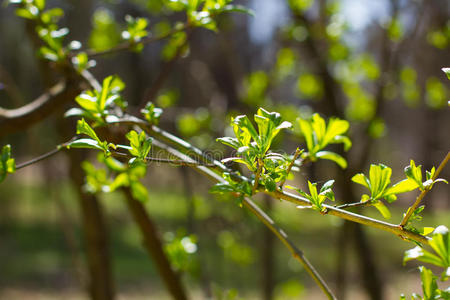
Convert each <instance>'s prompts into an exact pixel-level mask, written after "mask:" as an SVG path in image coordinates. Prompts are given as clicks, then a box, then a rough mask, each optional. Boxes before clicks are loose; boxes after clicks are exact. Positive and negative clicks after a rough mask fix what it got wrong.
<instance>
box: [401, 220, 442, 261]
mask: <svg viewBox="0 0 450 300" xmlns="http://www.w3.org/2000/svg"><path fill="white" fill-rule="evenodd" d="M429 245H430V246H431V248H432V249H433V250H434V252H435V254H434V253H431V252H429V251H427V250H425V249H423V248H422V247H419V246H417V247H415V248H413V249H410V250H407V251H406V252H405V255H404V258H403V262H407V261H410V260H412V259H417V260H419V261H422V262H426V263H430V264H433V265H436V266H439V267H443V268H449V267H450V234H449V230H448V228H447V227H445V226H444V225H441V226H438V227H437V228H436V229H435V230H434V231H433V233H432V236H431V239H430V241H429Z"/></svg>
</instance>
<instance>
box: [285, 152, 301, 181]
mask: <svg viewBox="0 0 450 300" xmlns="http://www.w3.org/2000/svg"><path fill="white" fill-rule="evenodd" d="M301 153H302V150H300V148H297V149H296V150H295V153H294V157H293V158H292V161H291V163H290V164H289V166H288V167H287V169H286V177H285V178H283V180H282V181H281V182H280V189H282V188H283V185H284V183H285V182H286V179H287V177H288V175H289V173H291V169H292V167H293V166H294V164H295V161H296V160H297V158H298V157H299V156H300V154H301Z"/></svg>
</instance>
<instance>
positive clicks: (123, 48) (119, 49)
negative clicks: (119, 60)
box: [85, 24, 188, 58]
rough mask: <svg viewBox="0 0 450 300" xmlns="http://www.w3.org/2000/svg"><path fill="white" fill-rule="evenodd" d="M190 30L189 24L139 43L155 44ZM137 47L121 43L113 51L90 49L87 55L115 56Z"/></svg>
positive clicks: (149, 37) (144, 39)
mask: <svg viewBox="0 0 450 300" xmlns="http://www.w3.org/2000/svg"><path fill="white" fill-rule="evenodd" d="M187 28H188V25H187V24H184V25H182V26H180V27H177V28H175V29H172V30H170V31H168V32H166V33H164V34H161V35H158V36H148V37H146V38H143V39H142V40H141V41H140V42H139V43H141V44H144V45H145V44H150V43H154V42H157V41H160V40H163V39H165V38H168V37H170V36H171V35H173V34H175V33H177V32H181V31H183V30H185V29H187ZM133 45H135V43H130V42H124V43H120V44H118V45H117V46H115V47H114V48H111V49H107V50H103V51H96V50H94V49H88V50H86V51H85V52H86V54H87V55H88V56H89V57H90V58H93V57H98V56H103V55H108V54H113V53H117V52H122V51H126V50H129V49H130V47H131V46H133Z"/></svg>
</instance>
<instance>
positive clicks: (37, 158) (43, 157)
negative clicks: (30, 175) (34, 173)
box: [16, 147, 64, 170]
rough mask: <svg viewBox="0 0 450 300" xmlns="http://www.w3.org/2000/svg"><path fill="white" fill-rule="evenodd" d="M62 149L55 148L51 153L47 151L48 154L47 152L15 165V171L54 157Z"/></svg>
mask: <svg viewBox="0 0 450 300" xmlns="http://www.w3.org/2000/svg"><path fill="white" fill-rule="evenodd" d="M63 149H64V148H63V147H57V148H56V149H53V150H52V151H49V152H47V153H45V154H43V155H41V156H38V157H36V158H33V159H31V160H29V161H27V162H24V163H21V164H18V165H16V170H19V169H22V168H25V167H28V166H29V165H32V164H35V163H37V162H40V161H41V160H44V159H47V158H49V157H51V156H53V155H55V154H56V153H58V152H59V151H61V150H63Z"/></svg>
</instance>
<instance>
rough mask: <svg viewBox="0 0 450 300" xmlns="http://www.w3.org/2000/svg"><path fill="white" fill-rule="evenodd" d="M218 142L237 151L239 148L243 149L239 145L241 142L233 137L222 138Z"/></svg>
mask: <svg viewBox="0 0 450 300" xmlns="http://www.w3.org/2000/svg"><path fill="white" fill-rule="evenodd" d="M216 141H218V142H221V143H222V144H224V145H227V146H230V147H232V148H234V149H236V150H237V149H238V148H239V147H241V145H240V144H239V141H238V140H237V139H236V138H233V137H222V138H218V139H216Z"/></svg>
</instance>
